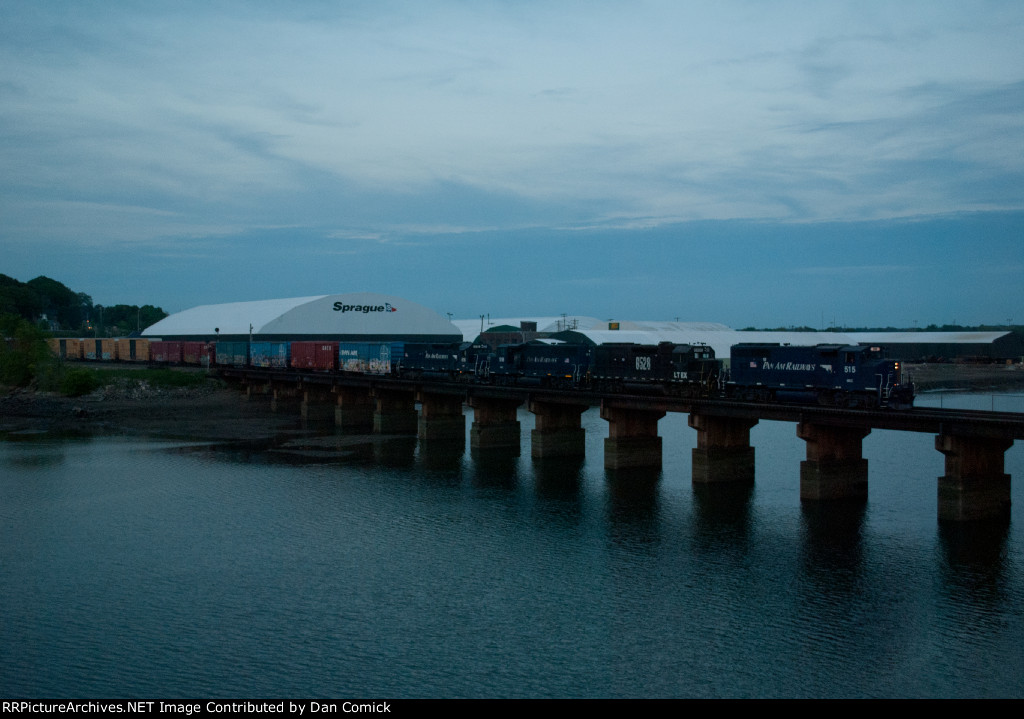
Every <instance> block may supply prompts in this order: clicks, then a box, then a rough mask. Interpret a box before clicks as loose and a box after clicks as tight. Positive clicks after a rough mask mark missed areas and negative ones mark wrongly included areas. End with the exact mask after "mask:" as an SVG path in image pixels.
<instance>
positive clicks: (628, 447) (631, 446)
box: [601, 403, 665, 469]
mask: <svg viewBox="0 0 1024 719" xmlns="http://www.w3.org/2000/svg"><path fill="white" fill-rule="evenodd" d="M664 416H665V413H664V412H662V411H660V410H641V409H625V408H622V407H611V406H608V405H605V404H604V403H602V404H601V419H605V420H608V437H607V439H605V441H604V467H605V469H627V468H629V467H649V468H656V469H657V468H660V467H661V437H659V436H658V420H660V419H661V418H662V417H664Z"/></svg>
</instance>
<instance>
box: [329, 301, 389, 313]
mask: <svg viewBox="0 0 1024 719" xmlns="http://www.w3.org/2000/svg"><path fill="white" fill-rule="evenodd" d="M334 311H335V312H363V313H367V312H398V308H397V307H392V306H391V303H390V302H385V303H384V304H382V305H346V304H345V303H344V302H335V303H334Z"/></svg>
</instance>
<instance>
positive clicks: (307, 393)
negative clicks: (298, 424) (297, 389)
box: [300, 387, 334, 420]
mask: <svg viewBox="0 0 1024 719" xmlns="http://www.w3.org/2000/svg"><path fill="white" fill-rule="evenodd" d="M331 400H332V397H331V392H330V388H329V387H316V388H313V389H304V390H303V391H302V405H301V407H300V411H301V412H302V418H303V419H313V420H321V419H327V420H329V419H332V418H333V417H334V405H333V404H332V402H331Z"/></svg>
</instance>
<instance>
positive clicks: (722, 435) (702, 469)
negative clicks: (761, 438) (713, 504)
mask: <svg viewBox="0 0 1024 719" xmlns="http://www.w3.org/2000/svg"><path fill="white" fill-rule="evenodd" d="M687 422H688V423H689V425H690V426H691V427H693V428H694V429H695V430H697V446H696V447H695V448H694V450H693V481H694V482H696V483H698V484H704V483H710V482H753V481H754V448H753V447H751V446H750V429H751V427H753V426H754V425H756V424H757V422H758V420H757V419H756V418H753V419H751V418H746V417H717V416H714V415H708V414H693V413H691V414H690V416H689V419H688V420H687Z"/></svg>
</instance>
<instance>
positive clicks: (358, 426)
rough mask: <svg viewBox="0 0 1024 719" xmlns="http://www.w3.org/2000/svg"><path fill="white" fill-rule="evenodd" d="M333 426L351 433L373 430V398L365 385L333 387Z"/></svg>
mask: <svg viewBox="0 0 1024 719" xmlns="http://www.w3.org/2000/svg"><path fill="white" fill-rule="evenodd" d="M334 393H335V395H337V398H338V400H337V404H336V405H335V406H334V426H335V427H337V428H338V429H340V430H342V431H343V432H351V433H353V434H362V433H369V432H371V431H372V430H373V408H374V402H373V398H372V397H370V390H369V389H367V388H365V387H335V388H334Z"/></svg>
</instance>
